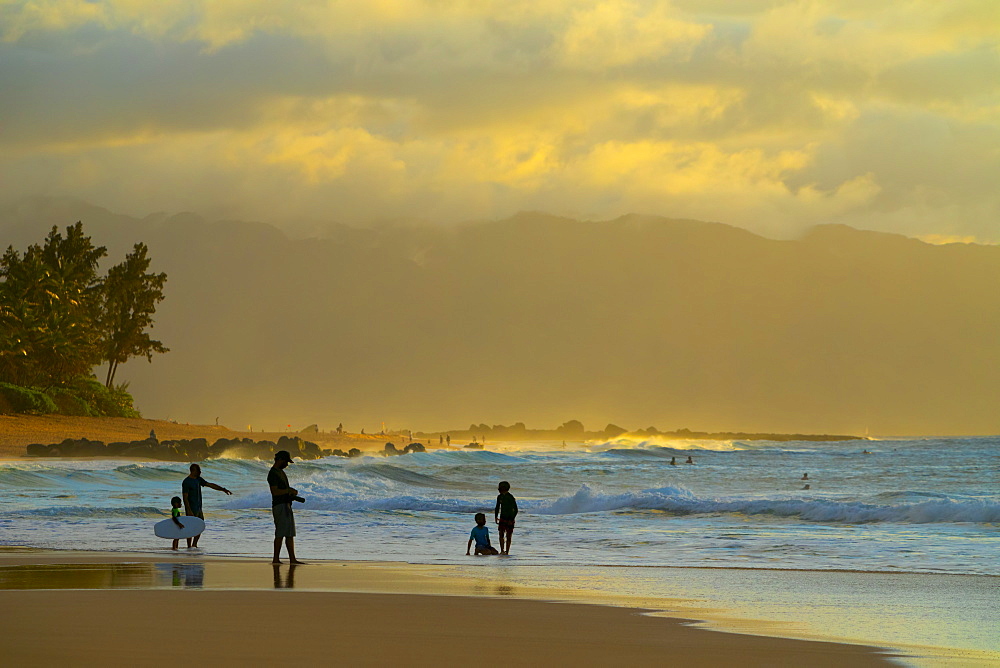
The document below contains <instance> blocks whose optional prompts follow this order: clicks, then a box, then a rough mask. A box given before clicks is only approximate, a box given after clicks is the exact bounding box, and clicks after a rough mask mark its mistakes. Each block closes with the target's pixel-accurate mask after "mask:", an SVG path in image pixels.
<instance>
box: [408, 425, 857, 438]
mask: <svg viewBox="0 0 1000 668" xmlns="http://www.w3.org/2000/svg"><path fill="white" fill-rule="evenodd" d="M413 435H414V437H416V438H418V439H428V438H429V439H432V440H433V439H440V438H442V437H450V438H451V439H452V440H458V441H464V440H473V441H476V442H485V441H486V439H490V440H500V441H558V440H564V441H597V440H611V439H615V438H643V437H646V438H649V437H654V438H662V439H668V440H669V439H675V440H680V439H688V440H713V441H733V440H739V441H858V440H862V437H860V436H851V435H847V434H774V433H756V432H742V431H720V432H708V431H691V430H690V429H675V430H673V431H661V430H659V429H657V428H656V427H646V428H645V429H635V430H629V429H625V428H624V427H619V426H618V425H616V424H609V425H607V426H606V427H605V428H604V429H602V430H600V431H587V430H586V429H585V428H584V426H583V423H582V422H580V421H579V420H570V421H569V422H564V423H563V424H562V425H560V426H559V427H557V428H556V429H528V428H527V427H526V426H525V425H524V423H523V422H516V423H514V424H512V425H510V426H504V425H502V424H495V425H492V426H490V425H487V424H478V425H477V424H472V425H469V428H468V429H461V430H452V431H441V432H420V431H418V432H414V434H413Z"/></svg>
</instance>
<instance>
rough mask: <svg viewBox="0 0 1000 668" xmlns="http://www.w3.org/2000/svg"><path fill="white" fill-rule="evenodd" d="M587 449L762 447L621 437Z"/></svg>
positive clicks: (593, 443) (724, 449)
mask: <svg viewBox="0 0 1000 668" xmlns="http://www.w3.org/2000/svg"><path fill="white" fill-rule="evenodd" d="M587 447H588V448H589V449H590V450H591V451H594V452H604V451H608V450H614V451H617V452H621V451H623V450H643V449H647V450H651V449H654V448H662V449H666V450H674V451H678V452H680V451H683V452H687V451H689V450H695V451H697V450H703V451H711V452H734V451H738V450H756V449H758V448H759V447H760V446H757V445H751V444H749V443H742V442H740V441H713V440H709V439H678V438H665V437H663V436H641V437H640V436H619V437H618V438H612V439H608V440H606V441H590V442H588V443H587ZM766 447H768V448H774V443H772V442H767V444H766Z"/></svg>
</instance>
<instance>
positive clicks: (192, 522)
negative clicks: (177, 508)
mask: <svg viewBox="0 0 1000 668" xmlns="http://www.w3.org/2000/svg"><path fill="white" fill-rule="evenodd" d="M177 519H179V520H180V521H181V524H183V525H184V528H183V529H182V528H180V527H179V526H177V525H176V524H175V523H174V520H173V519H169V520H163V521H162V522H157V523H156V524H155V525H153V533H155V534H156V535H157V536H159V537H160V538H194V537H195V536H197V535H198V534H200V533H201V532H203V531H204V530H205V520H203V519H201V518H200V517H192V516H190V515H181V516H180V517H178V518H177Z"/></svg>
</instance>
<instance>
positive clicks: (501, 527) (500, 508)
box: [493, 480, 517, 554]
mask: <svg viewBox="0 0 1000 668" xmlns="http://www.w3.org/2000/svg"><path fill="white" fill-rule="evenodd" d="M497 491H498V492H500V493H499V494H498V495H497V507H496V508H494V509H493V519H495V520H496V522H497V533H499V534H500V554H510V539H511V538H512V537H513V535H514V518H515V517H517V499H515V498H514V495H513V494H511V493H510V483H509V482H507V481H506V480H504V481H502V482H501V483H500V484H499V485H497Z"/></svg>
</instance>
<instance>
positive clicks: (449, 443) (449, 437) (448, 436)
mask: <svg viewBox="0 0 1000 668" xmlns="http://www.w3.org/2000/svg"><path fill="white" fill-rule="evenodd" d="M444 438H445V440H446V441H448V445H451V434H446V435H445V437H444Z"/></svg>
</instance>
